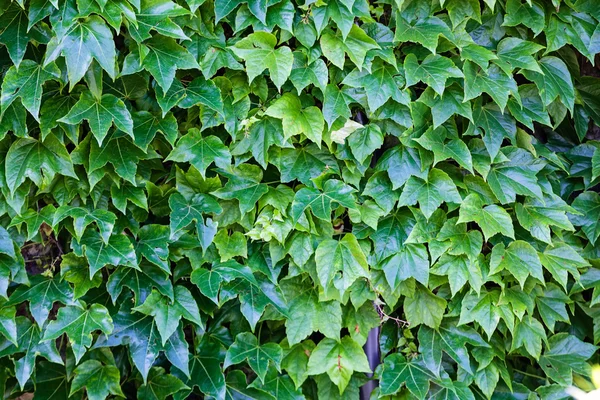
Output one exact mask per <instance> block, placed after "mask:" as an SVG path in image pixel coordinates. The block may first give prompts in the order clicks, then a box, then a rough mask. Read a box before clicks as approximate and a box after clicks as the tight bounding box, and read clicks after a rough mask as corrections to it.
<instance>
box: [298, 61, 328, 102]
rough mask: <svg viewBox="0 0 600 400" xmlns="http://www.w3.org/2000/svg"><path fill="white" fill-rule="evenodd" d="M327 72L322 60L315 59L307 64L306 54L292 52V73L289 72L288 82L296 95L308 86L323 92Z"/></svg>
mask: <svg viewBox="0 0 600 400" xmlns="http://www.w3.org/2000/svg"><path fill="white" fill-rule="evenodd" d="M327 72H328V71H327V66H326V65H325V62H324V61H323V60H321V59H317V60H314V61H312V62H309V61H308V58H307V56H306V54H304V53H303V52H301V51H295V52H294V64H293V65H292V72H290V81H291V82H292V84H293V85H294V87H295V88H296V90H297V91H298V94H301V93H302V90H304V88H306V87H307V86H308V85H310V84H312V85H315V86H316V87H318V88H319V89H321V90H322V91H325V87H326V86H327V81H328V80H329V77H328V74H327Z"/></svg>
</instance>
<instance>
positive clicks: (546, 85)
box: [524, 56, 575, 113]
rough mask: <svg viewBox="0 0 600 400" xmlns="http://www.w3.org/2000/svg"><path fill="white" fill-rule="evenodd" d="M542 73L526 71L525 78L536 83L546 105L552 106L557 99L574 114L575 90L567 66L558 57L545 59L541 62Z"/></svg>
mask: <svg viewBox="0 0 600 400" xmlns="http://www.w3.org/2000/svg"><path fill="white" fill-rule="evenodd" d="M539 65H540V69H541V71H542V73H540V72H531V71H524V74H525V76H526V77H527V78H528V79H530V80H532V81H533V82H535V84H536V86H537V87H538V89H539V91H540V97H541V98H542V101H543V102H544V105H546V106H548V105H550V104H551V103H552V102H553V101H554V100H555V99H556V98H560V101H561V102H562V103H563V104H564V105H565V106H566V107H567V108H568V109H569V111H571V113H573V107H574V106H575V89H574V88H573V80H572V79H571V74H570V73H569V70H568V68H567V66H566V64H565V63H564V62H563V61H562V60H561V59H560V58H557V57H551V56H548V57H544V58H542V59H541V60H540V61H539Z"/></svg>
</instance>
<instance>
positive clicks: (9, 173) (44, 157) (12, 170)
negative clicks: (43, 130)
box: [5, 135, 77, 193]
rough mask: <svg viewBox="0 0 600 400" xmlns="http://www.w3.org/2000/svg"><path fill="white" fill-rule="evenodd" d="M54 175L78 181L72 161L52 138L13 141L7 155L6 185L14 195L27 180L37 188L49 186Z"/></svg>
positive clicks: (65, 150)
mask: <svg viewBox="0 0 600 400" xmlns="http://www.w3.org/2000/svg"><path fill="white" fill-rule="evenodd" d="M56 174H61V175H64V176H70V177H72V178H75V179H77V175H75V171H74V170H73V163H72V161H71V157H70V156H69V153H68V152H67V149H66V148H65V146H64V144H62V143H61V142H60V141H59V140H58V139H57V138H56V137H55V136H54V135H49V136H48V137H47V138H46V139H45V140H43V141H38V140H35V139H30V138H25V139H18V140H16V141H15V142H14V143H13V144H12V145H11V146H10V149H9V150H8V153H7V154H6V175H5V177H6V184H7V185H8V188H9V189H10V191H11V193H14V192H15V191H16V190H17V188H18V187H19V186H21V184H22V183H23V182H25V179H26V178H29V179H31V180H32V181H33V183H34V184H36V185H37V186H45V185H49V184H50V182H51V181H52V180H53V179H54V177H55V176H56Z"/></svg>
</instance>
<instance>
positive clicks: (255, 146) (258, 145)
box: [231, 117, 285, 169]
mask: <svg viewBox="0 0 600 400" xmlns="http://www.w3.org/2000/svg"><path fill="white" fill-rule="evenodd" d="M283 143H285V139H284V137H283V126H282V124H281V121H279V120H278V119H275V118H270V117H265V118H262V119H261V120H260V121H258V122H255V123H253V124H252V125H251V126H250V129H249V131H248V134H247V135H244V137H243V138H242V140H240V141H239V142H238V143H237V145H236V146H235V147H234V148H233V150H232V151H231V155H233V156H240V155H242V154H245V153H247V152H251V153H252V156H253V157H254V159H255V160H256V162H258V163H259V164H260V166H261V167H263V169H266V168H267V164H268V163H269V161H270V156H269V149H270V148H271V147H272V146H280V145H283Z"/></svg>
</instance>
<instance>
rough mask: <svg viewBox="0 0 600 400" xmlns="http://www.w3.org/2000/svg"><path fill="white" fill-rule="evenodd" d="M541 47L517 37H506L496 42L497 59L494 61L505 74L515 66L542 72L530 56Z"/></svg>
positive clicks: (509, 72) (510, 72)
mask: <svg viewBox="0 0 600 400" xmlns="http://www.w3.org/2000/svg"><path fill="white" fill-rule="evenodd" d="M543 48H544V47H543V46H540V45H539V44H537V43H533V42H528V41H525V40H521V39H519V38H506V39H503V40H502V41H500V43H498V49H497V51H498V52H497V55H498V59H497V60H495V61H494V62H495V63H496V64H497V65H498V66H499V67H500V68H502V70H503V71H504V72H506V73H507V74H512V72H513V70H514V69H515V68H523V69H526V70H529V71H534V72H539V73H543V72H542V70H541V68H540V66H539V64H538V62H537V61H536V60H535V58H533V56H532V55H534V54H536V53H538V52H539V51H540V50H542V49H543Z"/></svg>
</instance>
